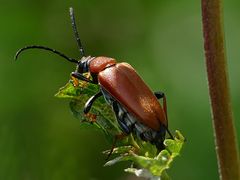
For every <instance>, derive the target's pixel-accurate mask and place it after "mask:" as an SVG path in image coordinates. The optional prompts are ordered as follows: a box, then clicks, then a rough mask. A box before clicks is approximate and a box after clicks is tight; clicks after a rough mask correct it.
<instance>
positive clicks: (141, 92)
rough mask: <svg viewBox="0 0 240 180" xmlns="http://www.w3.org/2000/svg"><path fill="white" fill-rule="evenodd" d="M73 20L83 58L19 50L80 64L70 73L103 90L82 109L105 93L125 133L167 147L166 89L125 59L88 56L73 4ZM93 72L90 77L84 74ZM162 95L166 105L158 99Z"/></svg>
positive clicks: (85, 109)
mask: <svg viewBox="0 0 240 180" xmlns="http://www.w3.org/2000/svg"><path fill="white" fill-rule="evenodd" d="M70 17H71V23H72V27H73V31H74V35H75V38H76V41H77V45H78V47H79V51H80V54H81V56H82V58H81V59H80V60H79V61H78V60H76V59H73V58H69V57H68V56H66V55H64V54H63V53H61V52H59V51H57V50H55V49H51V48H48V47H45V46H39V45H31V46H26V47H23V48H21V49H19V51H18V52H17V53H16V56H15V59H17V58H18V56H19V54H20V53H21V52H23V51H25V50H27V49H43V50H47V51H51V52H53V53H55V54H58V55H59V56H61V57H63V58H65V59H66V60H68V61H70V62H73V63H76V64H77V68H76V71H75V72H72V73H71V75H72V76H73V77H75V78H77V79H79V80H82V81H86V82H89V83H93V84H98V85H99V86H100V91H99V92H98V93H97V94H95V95H94V96H92V97H91V98H89V99H88V101H87V102H86V104H85V107H84V110H83V112H84V113H85V114H87V113H88V112H89V111H90V109H91V107H92V105H93V102H94V101H95V100H96V99H97V98H99V97H100V96H104V98H105V100H106V102H107V103H108V104H109V105H110V106H111V107H112V109H113V111H114V113H115V116H116V119H117V122H118V124H119V126H120V128H121V130H122V131H123V132H124V133H125V134H130V133H134V134H135V135H137V136H138V137H139V138H141V139H142V140H143V141H149V142H150V143H152V144H154V145H156V147H157V148H158V149H159V150H162V149H164V144H163V141H164V139H165V135H166V131H167V132H168V134H169V135H170V137H171V138H173V136H172V135H171V133H170V131H169V130H168V119H167V105H166V97H165V95H164V93H163V92H152V91H151V90H150V88H149V87H148V86H147V85H146V84H145V82H144V81H143V80H142V79H141V77H140V76H139V75H138V74H137V72H136V71H135V70H134V68H133V67H132V66H131V65H130V64H128V63H125V62H122V63H117V62H116V60H115V59H113V58H109V57H103V56H101V57H91V56H86V55H85V52H84V49H83V46H82V43H81V40H80V38H79V34H78V31H77V27H76V22H75V16H74V12H73V8H71V7H70ZM85 72H90V74H91V77H92V78H91V79H90V78H87V77H85V76H84V75H83V73H85ZM161 98H162V99H163V107H162V106H161V105H160V103H159V101H158V99H161Z"/></svg>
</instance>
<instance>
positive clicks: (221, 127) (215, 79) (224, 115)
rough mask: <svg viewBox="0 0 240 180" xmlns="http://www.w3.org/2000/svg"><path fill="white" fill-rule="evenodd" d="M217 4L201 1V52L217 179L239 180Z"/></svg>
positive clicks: (220, 12) (213, 0) (219, 9)
mask: <svg viewBox="0 0 240 180" xmlns="http://www.w3.org/2000/svg"><path fill="white" fill-rule="evenodd" d="M221 5H222V4H221V0H202V21H203V32H204V48H205V58H206V66H207V75H208V86H209V93H210V100H211V108H212V119H213V127H214V132H215V144H216V153H217V159H218V167H219V175H220V179H222V180H240V171H239V170H240V168H239V167H240V166H239V156H238V150H237V147H238V146H237V140H236V134H235V128H234V123H233V115H232V110H231V103H230V93H229V85H228V75H227V62H226V54H225V47H224V30H223V17H222V6H221Z"/></svg>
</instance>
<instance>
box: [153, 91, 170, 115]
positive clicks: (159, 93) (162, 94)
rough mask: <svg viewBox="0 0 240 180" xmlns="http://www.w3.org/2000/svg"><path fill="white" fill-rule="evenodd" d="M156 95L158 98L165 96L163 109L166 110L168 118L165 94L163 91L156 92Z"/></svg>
mask: <svg viewBox="0 0 240 180" xmlns="http://www.w3.org/2000/svg"><path fill="white" fill-rule="evenodd" d="M154 95H155V96H156V97H157V99H162V98H163V110H164V112H165V116H166V119H167V120H168V117H167V98H166V96H165V94H164V93H163V92H161V91H158V92H154Z"/></svg>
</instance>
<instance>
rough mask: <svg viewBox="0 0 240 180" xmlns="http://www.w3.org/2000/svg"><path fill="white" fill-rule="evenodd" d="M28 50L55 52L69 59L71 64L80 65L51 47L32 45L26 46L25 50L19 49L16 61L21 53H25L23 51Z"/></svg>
mask: <svg viewBox="0 0 240 180" xmlns="http://www.w3.org/2000/svg"><path fill="white" fill-rule="evenodd" d="M27 49H44V50H47V51H51V52H53V53H55V54H58V55H59V56H61V57H63V58H65V59H67V60H68V61H70V62H73V63H78V61H77V60H76V59H73V58H69V57H67V56H66V55H65V54H63V53H61V52H59V51H57V50H55V49H51V48H49V47H45V46H39V45H31V46H26V47H23V48H21V49H19V50H18V52H17V53H16V55H15V60H17V58H18V56H19V54H20V53H21V52H23V51H25V50H27Z"/></svg>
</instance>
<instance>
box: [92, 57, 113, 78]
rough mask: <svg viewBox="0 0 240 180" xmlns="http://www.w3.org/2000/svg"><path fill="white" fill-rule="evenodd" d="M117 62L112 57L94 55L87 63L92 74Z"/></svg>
mask: <svg viewBox="0 0 240 180" xmlns="http://www.w3.org/2000/svg"><path fill="white" fill-rule="evenodd" d="M116 63H117V62H116V60H115V59H113V58H109V57H103V56H100V57H96V58H94V59H92V60H91V62H90V63H89V70H90V72H91V73H92V74H98V73H99V72H101V71H103V70H104V69H106V68H107V67H110V66H113V65H115V64H116Z"/></svg>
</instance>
